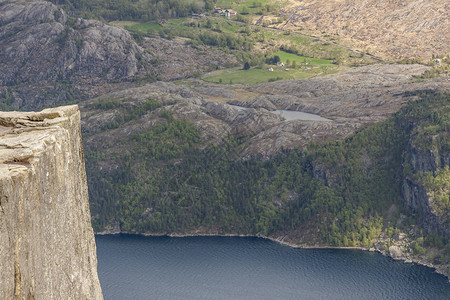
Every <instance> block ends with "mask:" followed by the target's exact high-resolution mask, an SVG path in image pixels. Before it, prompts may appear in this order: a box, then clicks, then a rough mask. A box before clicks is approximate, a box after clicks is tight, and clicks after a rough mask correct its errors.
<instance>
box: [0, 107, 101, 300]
mask: <svg viewBox="0 0 450 300" xmlns="http://www.w3.org/2000/svg"><path fill="white" fill-rule="evenodd" d="M80 129H81V128H80V113H79V111H78V108H77V107H76V106H66V107H60V108H54V109H46V110H44V111H42V112H39V113H34V112H30V113H17V112H9V113H5V112H1V113H0V216H1V217H0V269H1V274H2V275H1V276H0V297H1V298H2V299H55V300H56V299H96V300H97V299H103V297H102V291H101V288H100V283H99V280H98V276H97V256H96V247H95V240H94V232H93V230H92V226H91V216H90V211H89V198H88V191H87V182H86V172H85V168H84V157H83V148H82V144H81V134H80Z"/></svg>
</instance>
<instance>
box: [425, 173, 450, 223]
mask: <svg viewBox="0 0 450 300" xmlns="http://www.w3.org/2000/svg"><path fill="white" fill-rule="evenodd" d="M419 180H420V182H421V183H422V184H423V186H424V187H425V188H426V190H427V193H428V196H429V197H430V198H431V199H432V202H431V204H432V207H433V210H434V212H435V213H436V215H437V216H439V218H440V219H441V220H442V222H443V223H447V222H450V168H449V166H445V167H444V168H442V169H439V170H437V171H436V173H435V174H433V172H425V173H423V174H420V179H419Z"/></svg>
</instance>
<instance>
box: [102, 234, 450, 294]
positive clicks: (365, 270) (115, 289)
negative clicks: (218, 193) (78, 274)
mask: <svg viewBox="0 0 450 300" xmlns="http://www.w3.org/2000/svg"><path fill="white" fill-rule="evenodd" d="M96 241H97V252H98V273H99V278H100V283H101V285H102V289H103V294H104V297H105V299H106V300H109V299H120V300H123V299H193V300H195V299H226V300H230V299H271V300H272V299H433V300H437V299H449V296H450V284H449V283H448V282H447V279H446V278H445V277H444V276H442V275H439V274H436V273H434V272H433V270H431V269H429V268H426V267H423V266H419V265H416V264H406V263H403V262H399V261H393V260H391V259H389V258H386V257H384V256H382V255H380V254H377V253H371V252H364V251H357V250H331V249H295V248H290V247H288V246H283V245H279V244H277V243H275V242H272V241H269V240H265V239H260V238H240V237H186V238H170V237H143V236H136V235H106V236H96Z"/></svg>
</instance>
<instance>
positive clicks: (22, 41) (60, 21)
mask: <svg viewBox="0 0 450 300" xmlns="http://www.w3.org/2000/svg"><path fill="white" fill-rule="evenodd" d="M0 4H1V5H0V24H1V27H0V68H1V69H2V72H1V73H0V86H20V89H17V91H16V93H15V97H16V101H15V103H14V104H15V105H16V106H18V107H25V108H32V109H34V108H37V107H43V106H49V105H51V104H54V103H60V102H62V101H65V100H70V99H71V98H73V97H74V96H75V95H76V94H88V93H89V90H90V89H91V88H92V86H95V85H98V84H100V83H105V82H113V81H114V82H119V81H129V80H132V79H133V78H134V77H135V76H136V75H137V74H138V71H139V70H140V69H142V68H143V66H142V64H141V61H143V60H145V59H146V57H147V56H148V55H147V54H146V53H144V50H143V49H142V48H141V47H139V46H138V45H137V44H136V43H135V42H134V40H133V39H132V38H131V36H130V34H129V33H128V32H127V31H126V30H124V29H121V28H117V27H112V26H108V25H105V24H103V23H101V22H99V21H92V20H83V19H77V20H69V18H68V17H67V15H66V13H65V12H64V11H63V10H62V9H60V8H58V7H57V6H55V5H53V4H51V3H50V2H45V1H35V2H18V1H13V0H11V1H9V0H6V1H5V0H2V1H0ZM69 83H70V84H69ZM71 84H73V85H74V87H72V88H70V86H71ZM89 87H90V88H89ZM0 92H1V90H0ZM67 93H69V94H67ZM23 99H27V101H25V100H23ZM30 99H32V100H33V101H31V100H30Z"/></svg>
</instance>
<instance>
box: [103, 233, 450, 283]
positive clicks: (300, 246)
mask: <svg viewBox="0 0 450 300" xmlns="http://www.w3.org/2000/svg"><path fill="white" fill-rule="evenodd" d="M94 234H95V235H99V236H100V235H119V234H128V235H138V236H145V237H170V238H184V237H251V238H261V239H265V240H269V241H272V242H275V243H277V244H280V245H283V246H288V247H291V248H297V249H335V250H358V251H368V252H377V253H380V254H381V255H383V256H385V257H389V258H390V259H392V260H397V261H403V262H404V263H415V264H417V265H421V266H425V267H428V268H430V269H433V270H434V272H435V273H438V274H440V275H442V276H444V277H445V278H447V281H448V282H449V283H450V276H449V275H448V274H446V272H445V271H444V270H443V269H440V268H439V266H435V265H433V264H431V263H429V262H426V261H423V260H417V259H406V258H403V257H401V258H393V257H392V256H391V255H389V252H382V251H380V250H378V249H375V248H367V247H335V246H319V245H317V246H310V245H306V244H295V243H291V242H286V241H284V240H283V239H282V238H273V237H269V236H264V235H259V234H258V235H251V234H218V233H217V234H213V233H185V234H180V233H169V234H150V233H135V232H124V231H102V232H96V233H94Z"/></svg>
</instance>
